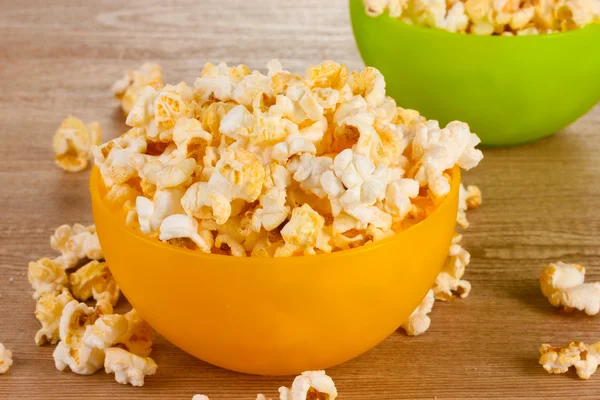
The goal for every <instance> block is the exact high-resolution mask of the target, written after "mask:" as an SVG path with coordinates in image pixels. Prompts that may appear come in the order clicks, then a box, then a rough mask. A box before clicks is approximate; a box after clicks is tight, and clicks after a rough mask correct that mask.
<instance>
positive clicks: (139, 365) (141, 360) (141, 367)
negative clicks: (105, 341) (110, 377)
mask: <svg viewBox="0 0 600 400" xmlns="http://www.w3.org/2000/svg"><path fill="white" fill-rule="evenodd" d="M105 353H106V358H105V359H104V369H105V371H106V373H107V374H110V373H114V374H115V380H116V381H117V382H119V383H121V384H123V385H126V384H128V383H129V384H131V385H133V386H144V378H145V377H146V376H147V375H154V374H155V373H156V370H157V369H158V366H157V365H156V363H155V362H154V360H153V359H151V358H150V357H139V356H136V355H135V354H132V353H129V352H128V351H126V350H123V349H120V348H118V347H113V348H110V349H106V350H105Z"/></svg>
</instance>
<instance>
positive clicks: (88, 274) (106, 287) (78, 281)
mask: <svg viewBox="0 0 600 400" xmlns="http://www.w3.org/2000/svg"><path fill="white" fill-rule="evenodd" d="M69 280H70V282H71V289H72V291H73V296H75V298H76V299H78V300H81V301H86V300H87V299H89V298H90V297H93V298H94V300H96V301H99V300H101V299H105V300H107V301H109V302H110V303H111V304H112V305H113V306H114V305H115V304H117V301H118V300H119V295H120V290H119V286H117V282H116V281H115V278H113V276H112V274H111V273H110V270H109V269H108V266H107V265H106V263H105V262H98V261H96V260H93V261H90V262H89V263H87V264H86V265H84V266H83V267H81V268H79V269H78V270H77V271H76V272H74V273H72V274H71V275H70V276H69Z"/></svg>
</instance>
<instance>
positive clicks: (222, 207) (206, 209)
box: [181, 182, 231, 225]
mask: <svg viewBox="0 0 600 400" xmlns="http://www.w3.org/2000/svg"><path fill="white" fill-rule="evenodd" d="M181 205H182V206H183V209H184V210H185V213H186V214H188V215H190V216H194V217H196V218H201V219H203V218H204V219H206V218H214V219H215V220H216V221H217V224H221V225H222V224H224V223H225V222H227V220H228V219H229V217H230V216H231V202H230V200H229V198H227V197H226V196H225V195H224V194H223V193H221V192H220V191H219V190H218V189H217V187H215V186H214V185H211V184H209V183H208V182H196V183H194V184H193V185H192V186H190V187H189V188H188V190H187V191H186V192H185V194H184V195H183V198H182V199H181Z"/></svg>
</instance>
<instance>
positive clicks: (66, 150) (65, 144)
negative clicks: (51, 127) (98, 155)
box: [52, 116, 102, 172]
mask: <svg viewBox="0 0 600 400" xmlns="http://www.w3.org/2000/svg"><path fill="white" fill-rule="evenodd" d="M101 141H102V132H101V131H100V125H98V123H97V122H92V123H91V124H89V125H87V126H86V125H84V123H83V122H81V120H79V119H77V118H75V117H71V116H69V117H67V118H66V119H65V120H63V121H62V123H61V124H60V127H59V128H58V130H57V131H56V133H55V134H54V137H53V138H52V149H53V150H54V158H55V162H56V165H58V166H59V167H60V168H62V169H64V170H65V171H67V172H79V171H82V170H84V169H85V168H86V167H87V165H88V160H89V159H90V158H91V157H92V150H91V149H92V146H97V145H99V144H100V142H101Z"/></svg>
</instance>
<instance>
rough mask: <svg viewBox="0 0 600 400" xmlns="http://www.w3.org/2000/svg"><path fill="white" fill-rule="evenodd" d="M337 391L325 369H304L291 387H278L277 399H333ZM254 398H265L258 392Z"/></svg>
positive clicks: (205, 399)
mask: <svg viewBox="0 0 600 400" xmlns="http://www.w3.org/2000/svg"><path fill="white" fill-rule="evenodd" d="M337 395H338V392H337V389H336V387H335V384H334V383H333V380H332V379H331V378H330V377H329V376H327V374H326V373H325V371H306V372H303V373H302V375H299V376H297V377H296V378H295V379H294V382H293V383H292V387H291V388H287V387H285V386H282V387H280V388H279V400H335V398H336V397H337ZM192 400H209V398H208V397H207V396H204V395H202V394H197V395H195V396H194V397H193V398H192ZM256 400H267V398H266V397H265V396H264V395H262V394H259V395H257V396H256Z"/></svg>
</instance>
